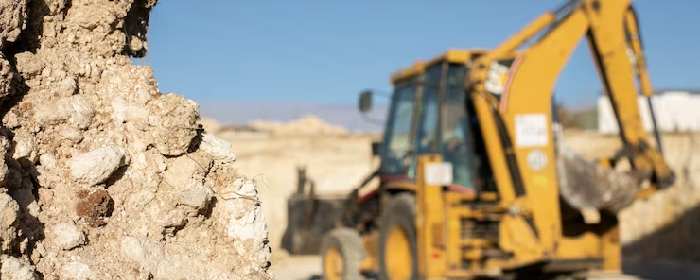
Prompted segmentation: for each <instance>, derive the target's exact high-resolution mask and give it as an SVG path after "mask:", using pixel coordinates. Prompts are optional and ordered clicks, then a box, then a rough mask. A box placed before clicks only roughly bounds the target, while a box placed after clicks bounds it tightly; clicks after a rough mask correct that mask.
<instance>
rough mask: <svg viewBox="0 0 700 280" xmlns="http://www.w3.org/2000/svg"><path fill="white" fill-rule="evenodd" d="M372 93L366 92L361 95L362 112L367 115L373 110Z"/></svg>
mask: <svg viewBox="0 0 700 280" xmlns="http://www.w3.org/2000/svg"><path fill="white" fill-rule="evenodd" d="M372 93H373V92H372V91H371V90H364V91H362V92H361V93H360V112H361V113H366V112H367V111H369V110H371V109H372Z"/></svg>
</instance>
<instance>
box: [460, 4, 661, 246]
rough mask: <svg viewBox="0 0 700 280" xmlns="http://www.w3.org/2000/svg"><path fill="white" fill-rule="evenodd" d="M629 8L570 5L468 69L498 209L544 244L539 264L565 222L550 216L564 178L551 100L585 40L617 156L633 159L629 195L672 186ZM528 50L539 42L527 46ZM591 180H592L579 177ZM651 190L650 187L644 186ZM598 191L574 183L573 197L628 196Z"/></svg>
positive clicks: (556, 206) (468, 85) (554, 213)
mask: <svg viewBox="0 0 700 280" xmlns="http://www.w3.org/2000/svg"><path fill="white" fill-rule="evenodd" d="M631 2H632V1H631V0H618V1H601V0H575V1H569V2H567V3H566V4H565V5H563V6H562V7H560V8H558V9H556V10H555V11H553V12H548V13H546V14H544V15H542V16H540V17H539V18H537V19H536V20H534V21H533V22H532V23H531V24H530V25H529V26H527V27H525V28H524V29H523V30H521V31H520V32H519V33H517V34H515V35H514V36H512V37H511V38H509V39H508V40H506V41H505V42H503V43H502V44H501V45H500V46H499V47H498V48H497V49H495V50H494V51H491V52H488V53H487V54H486V55H484V56H482V57H480V58H479V59H477V60H475V61H474V62H472V63H471V64H469V63H468V64H467V66H468V67H469V69H470V70H469V72H468V74H467V76H466V79H467V81H468V82H467V83H466V90H467V92H468V93H469V94H470V95H471V98H472V100H473V102H474V107H475V109H476V113H477V116H478V118H479V120H480V122H481V123H482V126H481V127H482V131H481V133H482V136H483V137H484V140H485V142H486V143H487V145H486V146H487V147H486V148H487V153H488V156H489V158H490V159H492V162H493V171H494V174H495V177H496V179H497V183H498V193H499V196H500V199H501V202H502V203H503V204H505V205H507V206H508V207H510V208H511V209H512V210H513V211H512V212H513V213H520V214H519V215H521V216H522V217H523V220H524V221H525V223H527V224H528V225H529V227H530V229H531V230H532V232H533V236H534V238H535V239H538V240H539V242H537V243H539V244H540V245H541V247H540V249H541V250H542V251H540V253H536V254H538V255H539V254H545V255H546V254H547V253H546V252H554V251H556V250H557V249H556V248H557V244H558V242H557V240H559V239H560V238H561V230H562V226H563V225H562V217H561V216H562V214H561V213H560V212H559V211H553V209H559V207H560V200H559V197H560V196H559V195H560V194H561V192H560V184H559V183H557V180H556V179H555V178H557V175H559V176H563V175H562V174H561V173H559V174H557V164H556V163H555V161H556V160H557V159H558V158H557V157H556V150H555V143H552V142H553V141H552V139H553V130H552V125H551V124H552V123H551V119H552V118H551V117H552V116H551V108H552V107H551V105H552V104H551V101H552V92H553V88H554V84H555V82H556V80H557V78H558V76H559V73H560V71H561V70H562V68H563V67H564V66H565V65H566V63H567V62H568V60H569V57H570V55H571V53H572V52H573V50H574V49H575V48H576V46H577V44H578V42H580V40H581V39H582V37H584V36H585V38H586V39H587V42H588V46H589V49H590V51H591V53H592V58H593V60H594V63H595V65H596V66H597V69H598V72H599V74H600V78H601V81H602V84H603V88H604V92H605V94H606V95H607V96H608V97H609V98H610V100H611V105H612V108H613V111H614V113H615V116H616V118H617V121H618V124H619V127H620V137H621V140H622V144H623V146H622V147H623V148H622V150H621V152H620V153H618V157H626V158H627V159H629V162H630V165H631V168H632V174H634V178H635V180H628V181H626V182H625V184H627V186H626V188H627V189H628V190H629V189H630V187H629V185H632V183H630V182H634V186H633V187H632V188H633V189H632V190H633V196H636V197H641V196H645V195H649V194H650V193H653V191H654V190H656V189H660V188H665V187H668V186H670V185H672V184H673V182H674V174H673V172H672V171H671V170H670V168H669V166H668V165H667V163H666V162H665V160H664V158H663V156H662V152H661V151H662V150H661V145H660V139H659V135H658V132H656V125H654V128H655V136H656V147H654V146H652V145H650V144H649V137H648V135H647V133H646V131H645V130H644V126H643V125H642V121H641V118H640V108H639V103H638V98H639V94H640V91H641V93H642V94H643V95H644V96H646V97H647V98H649V97H651V95H652V87H651V82H650V80H649V76H648V74H647V72H646V65H645V60H644V53H643V50H642V43H641V39H640V36H639V28H638V22H637V15H636V12H635V10H634V9H633V7H632V6H631ZM537 35H540V36H537ZM535 37H538V38H535ZM528 41H534V42H533V43H531V44H529V45H527V46H526V43H527V42H528ZM637 83H639V87H638V86H637ZM649 103H650V104H649V105H650V109H651V110H652V118H654V115H653V106H651V105H652V104H651V102H649ZM654 123H655V121H654ZM591 170H592V171H591ZM588 171H591V173H589V174H592V175H600V178H601V179H610V178H611V177H610V175H607V174H609V173H606V174H604V175H601V174H602V173H601V171H600V169H595V168H593V169H589V170H588ZM584 177H591V176H582V177H579V178H584ZM579 178H576V179H579ZM646 181H648V182H650V183H651V184H650V186H651V187H649V188H643V187H641V186H642V182H646ZM593 185H595V186H593ZM601 185H602V186H603V187H601V186H600V185H597V184H589V185H588V186H584V185H582V184H580V182H579V181H577V180H573V182H572V188H573V189H575V190H577V191H579V192H583V193H585V192H588V194H589V195H590V194H591V193H594V192H590V191H588V190H584V189H585V188H586V187H591V188H598V190H599V191H598V192H597V194H601V193H604V192H608V189H610V191H612V192H615V191H618V192H619V193H622V191H619V190H615V189H613V188H620V189H624V188H625V186H622V185H623V183H620V182H617V185H615V184H608V185H605V184H601ZM603 188H608V189H603ZM581 190H583V191H581ZM627 193H630V192H629V191H627ZM597 196H598V197H596V198H594V199H593V200H596V199H597V200H603V199H604V198H602V197H603V195H597ZM624 196H625V195H622V196H621V197H624ZM633 199H634V197H632V198H629V195H627V198H624V199H622V198H621V199H620V201H621V202H617V204H618V205H613V206H612V207H609V208H611V209H612V208H615V207H617V208H615V210H614V211H613V212H616V211H618V210H619V209H620V208H623V207H626V206H627V205H629V204H630V201H631V200H633ZM591 204H592V203H591ZM598 210H600V209H598ZM503 246H504V247H506V249H509V248H507V247H510V246H509V245H508V244H503ZM510 249H512V250H514V251H521V252H522V250H523V249H522V248H517V247H512V248H510Z"/></svg>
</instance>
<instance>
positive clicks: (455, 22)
mask: <svg viewBox="0 0 700 280" xmlns="http://www.w3.org/2000/svg"><path fill="white" fill-rule="evenodd" d="M195 3H196V4H195ZM561 3H563V0H537V1H515V0H510V1H506V0H489V1H476V0H443V1H426V0H422V1H418V0H406V1H396V0H395V1H368V0H364V1H320V0H315V1H314V0H298V1H225V0H217V1H196V2H195V1H184V0H167V1H159V3H158V5H157V6H156V7H155V8H154V10H153V12H152V15H151V25H150V30H149V36H148V37H149V50H150V53H149V55H148V57H147V58H146V59H143V60H140V61H139V62H138V63H139V64H147V65H150V66H151V67H152V68H153V69H154V71H155V75H156V78H157V80H158V81H159V87H160V89H161V91H163V92H175V93H178V94H182V95H185V97H187V98H189V99H192V100H194V101H197V102H203V103H212V102H268V101H275V102H292V101H297V102H318V103H343V104H352V105H354V104H355V103H356V100H357V96H358V92H359V91H360V90H361V89H363V88H368V87H369V88H377V89H381V90H389V89H390V86H389V83H388V76H389V75H390V73H391V72H392V71H394V70H396V69H399V68H403V67H406V66H409V65H410V64H411V63H413V61H415V60H416V59H425V58H430V57H432V56H435V55H437V54H439V53H441V52H443V51H444V50H446V49H449V48H472V47H484V48H493V47H495V46H497V45H498V44H499V43H500V42H502V41H503V40H505V39H506V38H507V37H508V36H510V35H512V34H514V33H515V32H517V31H518V30H519V29H520V28H522V27H523V26H525V25H526V24H527V23H529V22H530V21H531V20H533V19H534V18H535V17H537V16H538V15H540V14H542V13H543V12H545V11H547V10H549V9H552V8H555V7H556V6H558V5H559V4H561ZM663 3H666V4H663ZM635 4H636V6H637V9H638V12H639V14H640V21H641V23H640V24H641V28H642V33H643V38H644V40H645V45H646V46H645V47H646V51H647V60H648V64H649V67H650V72H651V78H652V83H653V84H654V85H655V86H657V87H697V86H699V84H700V77H699V76H698V71H697V70H696V67H697V65H699V64H700V53H699V52H698V51H697V50H698V49H699V48H698V47H699V46H698V45H699V43H700V41H699V40H700V36H697V34H700V31H698V29H697V27H700V24H698V21H697V19H695V18H694V17H695V16H697V11H698V10H700V1H691V0H669V1H658V0H655V1H654V0H638V1H635ZM599 84H600V83H599V81H598V76H597V73H596V72H595V69H594V68H593V64H592V61H590V57H589V55H588V50H587V49H586V46H585V45H584V44H581V45H580V47H579V49H578V50H577V51H576V52H575V53H574V55H573V56H572V58H571V60H570V62H569V65H568V66H567V68H565V69H564V71H563V72H562V74H561V76H560V77H559V81H558V84H557V86H556V88H555V90H556V91H557V92H558V95H559V96H558V98H560V99H563V100H564V101H566V102H567V103H576V102H591V101H592V100H593V98H594V96H595V94H596V92H598V91H599V90H600V88H601V87H600V85H599Z"/></svg>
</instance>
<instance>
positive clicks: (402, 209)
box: [378, 193, 418, 280]
mask: <svg viewBox="0 0 700 280" xmlns="http://www.w3.org/2000/svg"><path fill="white" fill-rule="evenodd" d="M415 216H416V199H415V196H414V195H413V194H412V193H400V194H397V195H395V196H394V197H392V198H391V200H390V201H389V203H388V205H387V206H386V207H384V208H383V209H382V215H381V217H380V220H379V225H380V227H381V229H380V233H379V256H378V261H379V277H380V279H382V280H417V279H418V268H417V265H418V264H417V262H416V254H417V251H416V245H417V242H416V227H415V224H414V219H415Z"/></svg>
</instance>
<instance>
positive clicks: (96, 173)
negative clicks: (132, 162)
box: [69, 147, 125, 186]
mask: <svg viewBox="0 0 700 280" xmlns="http://www.w3.org/2000/svg"><path fill="white" fill-rule="evenodd" d="M124 159H125V155H124V150H123V149H121V148H117V147H103V148H98V149H95V150H92V151H90V152H87V153H84V154H80V155H77V156H75V157H73V158H71V159H70V163H69V166H70V174H71V175H72V176H73V178H75V179H76V180H77V181H78V182H80V183H83V184H85V185H88V186H95V185H97V184H99V183H102V182H104V181H105V180H107V178H109V176H111V175H112V173H114V171H116V170H117V169H119V167H121V166H122V165H123V164H124V162H123V161H124Z"/></svg>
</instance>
